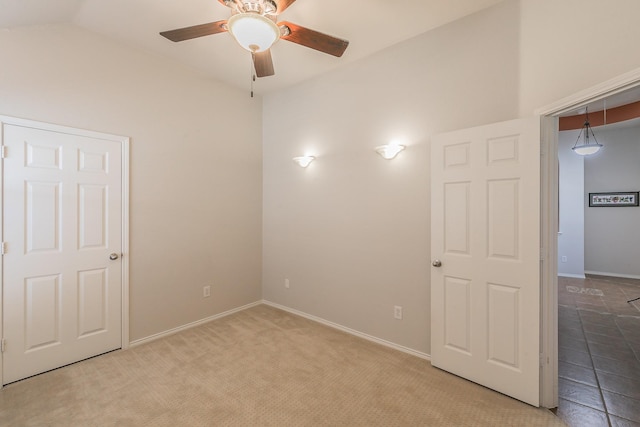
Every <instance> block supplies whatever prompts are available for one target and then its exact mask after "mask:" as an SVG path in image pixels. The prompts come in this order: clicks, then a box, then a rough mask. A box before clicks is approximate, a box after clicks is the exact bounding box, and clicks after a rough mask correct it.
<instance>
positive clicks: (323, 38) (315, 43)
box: [278, 21, 349, 57]
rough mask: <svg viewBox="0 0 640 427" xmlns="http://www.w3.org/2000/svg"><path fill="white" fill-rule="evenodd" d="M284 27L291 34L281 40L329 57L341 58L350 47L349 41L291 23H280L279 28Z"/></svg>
mask: <svg viewBox="0 0 640 427" xmlns="http://www.w3.org/2000/svg"><path fill="white" fill-rule="evenodd" d="M283 25H286V26H287V27H288V28H289V34H287V35H283V36H282V37H280V38H281V39H283V40H288V41H290V42H293V43H297V44H300V45H302V46H306V47H308V48H311V49H315V50H319V51H320V52H324V53H328V54H329V55H333V56H337V57H340V56H342V54H343V53H344V51H345V50H346V49H347V46H349V42H348V41H347V40H343V39H339V38H337V37H332V36H329V35H327V34H322V33H319V32H317V31H314V30H310V29H308V28H305V27H301V26H299V25H296V24H293V23H291V22H286V21H284V22H278V26H280V27H282V26H283Z"/></svg>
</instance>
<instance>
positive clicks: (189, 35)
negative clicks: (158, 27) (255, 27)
mask: <svg viewBox="0 0 640 427" xmlns="http://www.w3.org/2000/svg"><path fill="white" fill-rule="evenodd" d="M226 24H227V21H226V20H223V21H216V22H209V23H208V24H200V25H194V26H193V27H185V28H178V29H177V30H169V31H163V32H161V33H160V35H161V36H163V37H166V38H168V39H169V40H171V41H172V42H181V41H184V40H190V39H195V38H198V37H203V36H210V35H212V34H218V33H224V32H225V31H227V25H226Z"/></svg>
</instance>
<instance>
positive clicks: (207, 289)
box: [202, 286, 211, 298]
mask: <svg viewBox="0 0 640 427" xmlns="http://www.w3.org/2000/svg"><path fill="white" fill-rule="evenodd" d="M210 296H211V286H205V287H204V288H202V297H203V298H209V297H210Z"/></svg>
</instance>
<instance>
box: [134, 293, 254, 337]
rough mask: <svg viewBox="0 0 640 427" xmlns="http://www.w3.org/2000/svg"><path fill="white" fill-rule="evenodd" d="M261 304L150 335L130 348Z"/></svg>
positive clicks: (235, 309) (244, 306) (229, 311)
mask: <svg viewBox="0 0 640 427" xmlns="http://www.w3.org/2000/svg"><path fill="white" fill-rule="evenodd" d="M260 304H262V301H256V302H252V303H251V304H247V305H243V306H242V307H238V308H233V309H231V310H227V311H225V312H223V313H219V314H215V315H213V316H210V317H206V318H204V319H200V320H196V321H195V322H191V323H187V324H186V325H182V326H178V327H177V328H173V329H169V330H168V331H164V332H159V333H157V334H153V335H149V336H148V337H144V338H140V339H137V340H134V341H131V342H130V343H129V348H132V347H135V346H138V345H142V344H146V343H148V342H151V341H155V340H157V339H160V338H164V337H168V336H169V335H173V334H175V333H178V332H181V331H184V330H186V329H191V328H194V327H196V326H200V325H202V324H204V323H208V322H211V321H213V320H216V319H220V318H222V317H225V316H229V315H230V314H234V313H237V312H239V311H243V310H246V309H248V308H251V307H255V306H257V305H260Z"/></svg>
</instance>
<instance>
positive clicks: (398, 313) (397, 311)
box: [393, 305, 402, 320]
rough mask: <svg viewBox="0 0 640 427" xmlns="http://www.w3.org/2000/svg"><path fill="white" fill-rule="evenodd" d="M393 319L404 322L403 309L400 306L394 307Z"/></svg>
mask: <svg viewBox="0 0 640 427" xmlns="http://www.w3.org/2000/svg"><path fill="white" fill-rule="evenodd" d="M393 317H395V318H396V319H398V320H402V307H400V306H399V305H396V306H394V307H393Z"/></svg>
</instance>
